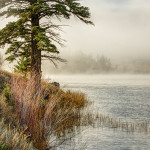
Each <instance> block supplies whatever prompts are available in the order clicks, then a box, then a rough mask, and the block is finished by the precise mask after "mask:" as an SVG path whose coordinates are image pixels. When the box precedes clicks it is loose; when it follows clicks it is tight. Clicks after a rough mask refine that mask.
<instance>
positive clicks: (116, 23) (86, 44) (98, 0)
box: [63, 0, 150, 59]
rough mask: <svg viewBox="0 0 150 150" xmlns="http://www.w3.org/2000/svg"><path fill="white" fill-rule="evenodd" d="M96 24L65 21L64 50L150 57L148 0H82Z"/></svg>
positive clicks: (121, 56)
mask: <svg viewBox="0 0 150 150" xmlns="http://www.w3.org/2000/svg"><path fill="white" fill-rule="evenodd" d="M83 4H84V5H85V6H88V7H89V8H90V12H91V15H92V17H91V20H92V21H93V22H94V24H95V26H90V25H85V24H83V23H81V22H80V21H78V20H77V19H74V20H72V21H69V22H66V21H65V23H66V24H69V25H70V27H65V28H64V31H65V33H63V38H64V39H66V41H67V42H66V47H65V48H63V50H64V51H65V50H68V51H70V52H72V51H80V50H82V51H84V52H88V53H89V52H90V53H99V54H104V55H107V56H108V57H111V58H117V59H123V58H125V59H126V58H135V57H136V58H138V57H150V0H83Z"/></svg>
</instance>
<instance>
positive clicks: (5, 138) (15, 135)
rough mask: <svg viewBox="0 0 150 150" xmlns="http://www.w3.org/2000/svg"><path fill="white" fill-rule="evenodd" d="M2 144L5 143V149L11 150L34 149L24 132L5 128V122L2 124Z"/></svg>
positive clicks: (0, 141)
mask: <svg viewBox="0 0 150 150" xmlns="http://www.w3.org/2000/svg"><path fill="white" fill-rule="evenodd" d="M0 143H5V147H7V149H11V150H29V149H31V147H32V143H31V142H27V136H26V135H25V134H24V132H23V131H20V132H18V130H17V129H13V130H11V129H10V128H8V127H5V125H4V123H3V121H1V122H0Z"/></svg>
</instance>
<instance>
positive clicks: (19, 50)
mask: <svg viewBox="0 0 150 150" xmlns="http://www.w3.org/2000/svg"><path fill="white" fill-rule="evenodd" d="M0 10H1V13H0V16H6V17H10V16H15V17H17V18H18V20H17V21H16V22H10V23H8V24H7V25H6V27H4V28H3V29H2V30H1V31H0V46H1V47H2V46H5V45H6V44H7V45H9V48H8V49H7V51H6V54H7V55H8V57H7V58H6V59H7V60H8V61H10V62H12V61H14V60H17V59H18V58H21V57H22V56H23V57H29V58H30V59H31V60H30V61H31V64H30V65H31V73H32V75H33V74H39V77H40V74H41V60H42V58H46V59H49V60H51V61H52V62H53V63H55V60H56V61H63V60H62V59H61V58H59V57H57V56H55V55H54V54H58V53H59V51H58V49H57V47H56V46H55V44H54V42H57V43H59V44H62V40H61V38H60V36H59V34H58V32H56V29H57V30H58V29H59V26H58V25H54V24H52V22H51V19H52V18H53V17H56V18H58V19H61V18H65V19H70V17H71V16H72V15H74V16H76V17H77V18H79V19H80V20H81V21H82V22H84V23H86V24H92V22H91V21H90V20H89V18H90V13H89V9H88V7H84V6H82V5H81V4H80V0H1V3H0Z"/></svg>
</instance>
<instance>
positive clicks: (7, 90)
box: [3, 84, 14, 105]
mask: <svg viewBox="0 0 150 150" xmlns="http://www.w3.org/2000/svg"><path fill="white" fill-rule="evenodd" d="M3 94H4V96H5V98H6V102H7V103H9V104H10V105H14V101H13V100H12V94H11V89H10V86H9V84H6V87H5V88H4V90H3Z"/></svg>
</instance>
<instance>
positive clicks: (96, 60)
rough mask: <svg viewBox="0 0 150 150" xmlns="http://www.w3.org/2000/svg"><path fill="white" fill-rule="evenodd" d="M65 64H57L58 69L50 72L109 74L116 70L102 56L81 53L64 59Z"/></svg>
mask: <svg viewBox="0 0 150 150" xmlns="http://www.w3.org/2000/svg"><path fill="white" fill-rule="evenodd" d="M66 60H67V63H65V64H58V68H57V69H56V68H54V67H53V69H52V70H51V71H53V72H55V73H109V72H114V71H115V70H116V68H115V67H114V66H113V65H112V63H111V60H110V59H109V58H107V57H106V56H104V55H101V56H100V55H97V56H96V57H93V56H91V55H90V54H85V53H83V52H78V53H75V54H74V55H73V56H67V57H66Z"/></svg>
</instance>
